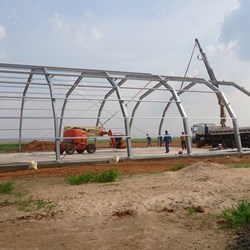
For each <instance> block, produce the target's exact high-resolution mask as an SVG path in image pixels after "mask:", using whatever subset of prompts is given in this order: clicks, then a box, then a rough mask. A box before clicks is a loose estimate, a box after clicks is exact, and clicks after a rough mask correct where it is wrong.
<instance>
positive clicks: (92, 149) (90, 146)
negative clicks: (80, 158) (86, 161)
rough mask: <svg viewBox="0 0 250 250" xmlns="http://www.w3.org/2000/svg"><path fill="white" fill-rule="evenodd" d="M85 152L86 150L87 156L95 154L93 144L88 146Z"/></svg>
mask: <svg viewBox="0 0 250 250" xmlns="http://www.w3.org/2000/svg"><path fill="white" fill-rule="evenodd" d="M86 150H87V152H88V153H89V154H93V153H95V151H96V146H95V144H93V143H90V144H88V145H87V148H86Z"/></svg>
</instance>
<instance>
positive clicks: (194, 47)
mask: <svg viewBox="0 0 250 250" xmlns="http://www.w3.org/2000/svg"><path fill="white" fill-rule="evenodd" d="M195 48H196V43H195V44H194V48H193V50H192V53H191V57H190V59H189V62H188V66H187V69H186V71H185V74H184V77H186V75H187V72H188V70H189V66H190V64H191V61H192V58H193V55H194V50H195ZM183 84H184V81H183V82H182V83H181V88H180V89H182V87H183Z"/></svg>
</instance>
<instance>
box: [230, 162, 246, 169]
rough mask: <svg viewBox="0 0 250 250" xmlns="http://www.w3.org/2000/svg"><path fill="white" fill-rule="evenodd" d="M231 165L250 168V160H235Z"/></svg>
mask: <svg viewBox="0 0 250 250" xmlns="http://www.w3.org/2000/svg"><path fill="white" fill-rule="evenodd" d="M229 166H230V167H231V168H250V162H235V163H233V164H230V165H229Z"/></svg>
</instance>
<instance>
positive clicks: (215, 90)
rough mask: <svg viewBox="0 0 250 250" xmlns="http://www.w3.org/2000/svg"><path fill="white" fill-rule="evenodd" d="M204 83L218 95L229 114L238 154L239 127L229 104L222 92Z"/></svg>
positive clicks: (239, 145)
mask: <svg viewBox="0 0 250 250" xmlns="http://www.w3.org/2000/svg"><path fill="white" fill-rule="evenodd" d="M204 83H205V84H206V85H207V86H208V87H209V88H210V89H212V90H213V91H214V92H215V94H216V96H218V95H219V97H220V99H221V101H222V102H223V104H224V106H225V107H226V109H227V112H228V113H229V115H230V117H231V119H232V123H233V127H234V135H235V142H236V146H237V150H238V152H239V153H241V152H242V144H241V139H240V130H239V126H238V122H237V117H236V115H235V114H234V112H233V110H232V108H231V106H230V104H229V102H228V101H227V99H226V97H225V95H224V94H223V92H222V91H221V90H220V89H219V88H217V87H216V86H214V85H213V84H211V83H209V82H207V81H205V80H204Z"/></svg>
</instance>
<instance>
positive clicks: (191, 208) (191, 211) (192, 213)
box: [186, 205, 197, 216]
mask: <svg viewBox="0 0 250 250" xmlns="http://www.w3.org/2000/svg"><path fill="white" fill-rule="evenodd" d="M186 210H187V212H188V214H189V215H190V216H194V215H196V213H197V210H196V207H195V206H194V205H193V206H192V207H188V208H186Z"/></svg>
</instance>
